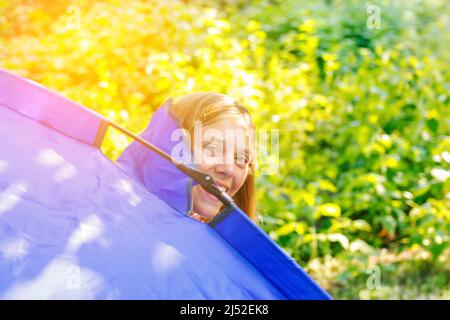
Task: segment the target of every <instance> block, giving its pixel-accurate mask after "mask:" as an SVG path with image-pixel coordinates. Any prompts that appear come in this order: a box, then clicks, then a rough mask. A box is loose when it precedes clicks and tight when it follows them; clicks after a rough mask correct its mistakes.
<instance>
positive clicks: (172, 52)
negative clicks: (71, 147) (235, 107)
mask: <svg viewBox="0 0 450 320" xmlns="http://www.w3.org/2000/svg"><path fill="white" fill-rule="evenodd" d="M449 12H450V2H448V1H446V0H424V1H410V0H398V1H375V0H374V1H371V2H364V1H334V0H322V1H298V0H286V1H275V0H273V1H269V0H229V1H225V0H222V1H206V0H205V1H200V0H192V1H180V0H178V1H177V0H165V1H156V0H153V1H143V0H142V1H140V0H130V1H118V0H102V1H50V0H40V1H37V0H36V1H32V0H0V68H5V69H8V70H10V71H12V72H15V73H17V74H20V75H22V76H25V77H27V78H30V79H33V80H35V81H37V82H39V83H41V84H43V85H45V86H47V87H49V88H51V89H53V90H55V91H57V92H59V93H61V94H62V95H64V96H67V97H69V98H71V99H73V100H75V101H77V102H79V103H81V104H83V105H85V106H87V107H89V108H91V109H93V110H96V111H97V112H99V113H101V114H103V115H105V116H107V117H109V118H110V119H111V120H113V121H115V122H117V123H118V124H120V125H123V126H125V127H127V128H129V129H131V130H132V131H134V132H136V133H138V132H140V131H142V130H143V129H144V128H145V127H146V125H147V124H148V121H149V119H150V117H151V115H152V113H153V111H154V110H155V109H156V108H157V107H158V106H159V105H160V104H161V103H162V102H164V101H165V100H166V99H167V98H168V97H170V96H172V97H177V96H180V95H184V94H187V93H190V92H195V91H213V92H220V93H226V94H229V95H231V96H233V97H234V98H236V99H237V100H239V101H241V102H242V103H243V104H244V105H246V106H247V107H248V108H249V109H250V110H251V112H252V114H253V117H254V120H255V122H256V126H257V128H259V129H267V130H270V129H277V130H278V131H279V144H278V147H279V153H278V154H275V155H272V157H271V158H270V159H264V161H272V162H276V167H277V170H276V171H275V172H272V174H265V173H264V174H263V173H262V172H261V168H262V167H263V166H264V161H262V160H261V163H260V167H259V171H258V176H257V184H258V212H259V215H260V216H261V219H260V224H261V226H262V228H263V229H264V230H265V231H266V232H267V233H268V234H269V235H270V236H271V237H272V238H273V239H274V240H276V241H277V242H278V243H279V244H280V245H281V246H282V247H283V248H284V249H285V250H286V251H287V252H288V253H289V254H290V255H292V257H294V258H295V259H296V260H297V261H298V262H299V263H300V264H301V265H302V266H303V267H304V268H306V270H307V271H308V272H309V273H310V274H311V275H312V276H313V277H314V278H315V279H316V280H317V281H318V282H319V283H320V284H321V285H322V286H323V287H324V288H325V289H327V290H328V291H329V292H330V293H331V294H332V295H333V296H334V298H336V299H450V259H449V253H450V237H449V235H450V179H449V178H450V166H449V163H450V123H449V120H450V117H449V110H450V108H449V104H450V81H449V80H450V79H449V78H450V73H449V65H450V54H449V52H450V50H449V47H450V41H449V40H450V39H449V38H450V33H449V32H448V30H449V27H450V25H449V16H448V13H449ZM129 142H130V141H129V140H127V138H126V137H125V136H122V135H120V134H119V133H118V132H115V131H113V130H109V131H108V139H107V141H106V142H105V143H104V145H103V146H102V150H103V152H104V153H105V154H106V155H107V156H108V157H110V158H111V159H112V160H114V159H116V158H117V157H118V155H119V154H120V152H121V151H122V150H123V149H124V148H125V147H126V146H127V145H128V143H129Z"/></svg>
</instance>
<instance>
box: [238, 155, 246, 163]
mask: <svg viewBox="0 0 450 320" xmlns="http://www.w3.org/2000/svg"><path fill="white" fill-rule="evenodd" d="M236 163H237V164H247V163H248V158H247V157H246V156H243V155H237V156H236Z"/></svg>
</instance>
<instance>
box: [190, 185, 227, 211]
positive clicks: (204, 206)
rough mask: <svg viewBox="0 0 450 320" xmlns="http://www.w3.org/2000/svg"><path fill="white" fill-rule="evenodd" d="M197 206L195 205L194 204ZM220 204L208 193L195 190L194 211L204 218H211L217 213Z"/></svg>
mask: <svg viewBox="0 0 450 320" xmlns="http://www.w3.org/2000/svg"><path fill="white" fill-rule="evenodd" d="M195 202H197V203H198V205H196V203H195ZM221 206H222V203H221V202H220V200H219V199H217V198H216V197H215V196H213V195H212V194H210V193H209V192H207V191H205V190H203V189H201V187H199V189H198V190H197V194H196V197H194V211H195V212H197V213H198V214H200V215H201V216H203V217H205V218H212V217H214V216H215V215H216V213H217V212H218V211H219V209H220V207H221Z"/></svg>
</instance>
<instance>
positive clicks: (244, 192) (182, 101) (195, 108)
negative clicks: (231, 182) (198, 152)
mask: <svg viewBox="0 0 450 320" xmlns="http://www.w3.org/2000/svg"><path fill="white" fill-rule="evenodd" d="M172 111H173V113H174V115H175V116H176V117H177V118H178V120H179V121H180V125H181V126H182V127H183V128H184V129H186V130H187V131H188V132H189V133H190V136H191V137H193V132H194V126H195V122H196V121H200V122H201V124H202V125H207V124H209V123H212V122H215V121H217V120H219V119H226V118H227V117H229V116H232V115H238V116H241V117H243V118H244V119H246V120H247V122H248V124H249V128H250V129H252V130H254V129H255V126H254V124H253V121H252V118H251V116H250V113H249V111H248V110H247V108H245V107H244V106H243V105H241V104H240V103H238V102H236V101H235V100H234V99H232V98H231V97H229V96H227V95H224V94H218V93H210V92H197V93H191V94H188V95H185V96H183V97H181V98H179V99H177V100H175V101H174V102H173V103H172ZM253 151H254V150H253ZM254 169H255V165H254V161H250V163H249V170H248V174H247V178H246V179H245V181H244V184H243V185H242V187H241V188H240V189H239V190H238V191H237V192H236V194H235V195H234V196H233V200H234V202H235V203H236V205H237V206H238V207H239V208H240V209H241V210H242V211H244V212H245V213H246V214H247V216H249V218H251V219H252V220H253V221H255V222H256V220H257V219H256V194H255V193H256V192H255V175H254Z"/></svg>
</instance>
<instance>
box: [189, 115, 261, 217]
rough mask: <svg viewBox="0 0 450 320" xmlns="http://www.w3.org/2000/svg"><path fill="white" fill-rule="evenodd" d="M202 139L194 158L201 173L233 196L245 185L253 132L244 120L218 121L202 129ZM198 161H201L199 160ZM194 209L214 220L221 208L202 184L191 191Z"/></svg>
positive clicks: (233, 118)
mask: <svg viewBox="0 0 450 320" xmlns="http://www.w3.org/2000/svg"><path fill="white" fill-rule="evenodd" d="M199 136H200V137H201V140H200V139H199V140H198V143H194V156H195V159H196V161H197V163H199V169H200V171H202V172H204V173H207V174H209V175H210V176H212V177H213V179H214V181H215V182H216V184H217V185H218V186H219V187H220V188H223V189H224V190H225V191H226V193H227V194H228V195H230V196H233V195H234V194H235V193H236V192H237V191H238V190H239V189H240V188H241V187H242V185H243V184H244V182H245V179H246V178H247V175H248V171H249V161H250V160H251V158H250V157H251V156H252V155H251V154H250V150H251V145H250V143H252V142H253V141H252V136H251V129H249V127H248V123H247V121H246V120H245V118H243V117H239V116H237V115H236V116H232V117H228V118H226V119H219V120H217V121H215V122H213V123H211V124H208V125H205V126H203V127H202V133H201V134H200V135H199ZM198 159H199V160H198ZM192 199H193V209H194V211H195V213H197V214H199V215H201V216H202V217H205V218H208V219H210V218H212V217H214V215H216V214H217V213H218V211H219V209H220V208H221V206H222V202H220V201H219V200H218V199H217V198H216V197H215V196H213V195H212V194H210V193H208V192H207V191H206V190H204V189H203V188H202V187H201V186H200V185H196V186H194V187H193V188H192Z"/></svg>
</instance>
